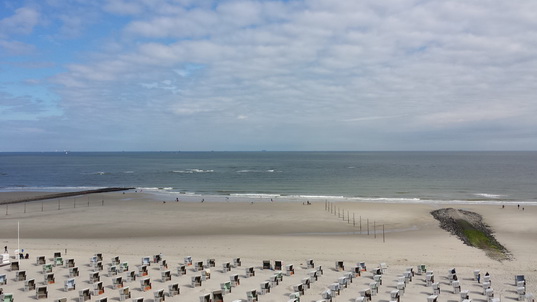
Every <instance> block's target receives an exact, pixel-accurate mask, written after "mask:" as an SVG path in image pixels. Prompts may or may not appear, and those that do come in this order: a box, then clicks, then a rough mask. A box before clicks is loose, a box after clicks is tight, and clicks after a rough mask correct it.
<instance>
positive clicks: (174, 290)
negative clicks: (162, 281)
mask: <svg viewBox="0 0 537 302" xmlns="http://www.w3.org/2000/svg"><path fill="white" fill-rule="evenodd" d="M179 294H180V289H179V284H178V283H174V284H170V285H168V296H170V297H173V296H177V295H179Z"/></svg>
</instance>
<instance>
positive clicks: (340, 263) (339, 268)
mask: <svg viewBox="0 0 537 302" xmlns="http://www.w3.org/2000/svg"><path fill="white" fill-rule="evenodd" d="M344 270H345V266H344V265H343V261H336V271H338V272H342V271H344Z"/></svg>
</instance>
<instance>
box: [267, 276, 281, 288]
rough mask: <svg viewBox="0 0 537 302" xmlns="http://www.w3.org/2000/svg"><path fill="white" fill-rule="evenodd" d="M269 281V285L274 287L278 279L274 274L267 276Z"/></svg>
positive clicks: (277, 283)
mask: <svg viewBox="0 0 537 302" xmlns="http://www.w3.org/2000/svg"><path fill="white" fill-rule="evenodd" d="M269 282H270V285H271V287H276V286H277V285H279V284H280V279H278V276H277V275H276V274H274V275H272V276H270V277H269Z"/></svg>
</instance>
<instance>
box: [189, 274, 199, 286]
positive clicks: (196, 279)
mask: <svg viewBox="0 0 537 302" xmlns="http://www.w3.org/2000/svg"><path fill="white" fill-rule="evenodd" d="M190 285H191V286H192V287H197V286H201V275H198V276H192V277H191V278H190Z"/></svg>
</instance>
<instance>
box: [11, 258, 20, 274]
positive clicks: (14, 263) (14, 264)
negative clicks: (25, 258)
mask: <svg viewBox="0 0 537 302" xmlns="http://www.w3.org/2000/svg"><path fill="white" fill-rule="evenodd" d="M19 266H20V265H19V261H12V262H11V263H10V264H9V269H10V270H11V271H12V272H14V271H18V270H19Z"/></svg>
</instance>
